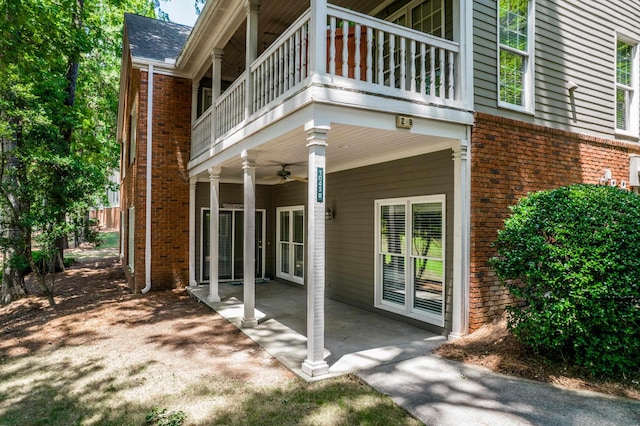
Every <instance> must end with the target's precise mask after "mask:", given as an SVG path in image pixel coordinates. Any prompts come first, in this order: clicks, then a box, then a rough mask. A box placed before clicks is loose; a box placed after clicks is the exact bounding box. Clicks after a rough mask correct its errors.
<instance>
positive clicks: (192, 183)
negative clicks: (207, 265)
mask: <svg viewBox="0 0 640 426" xmlns="http://www.w3.org/2000/svg"><path fill="white" fill-rule="evenodd" d="M197 183H198V180H197V179H196V178H191V179H189V287H197V286H198V281H197V280H196V185H197Z"/></svg>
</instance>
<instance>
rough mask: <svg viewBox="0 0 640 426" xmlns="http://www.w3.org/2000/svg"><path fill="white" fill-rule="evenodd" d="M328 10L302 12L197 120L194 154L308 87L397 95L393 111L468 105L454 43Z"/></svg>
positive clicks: (375, 98)
mask: <svg viewBox="0 0 640 426" xmlns="http://www.w3.org/2000/svg"><path fill="white" fill-rule="evenodd" d="M326 10H327V14H326V16H320V17H318V18H317V21H318V22H320V23H321V26H320V28H318V27H317V26H316V25H313V24H314V23H313V22H312V15H313V14H312V11H311V10H307V11H306V12H305V13H304V14H302V16H300V17H299V18H298V19H297V20H296V21H295V22H294V23H293V24H292V25H291V26H290V27H289V28H288V29H287V30H286V31H285V32H284V33H282V34H281V35H280V36H279V37H278V38H277V40H276V41H275V42H273V43H272V44H271V45H270V46H269V47H268V48H267V49H266V50H265V51H264V52H263V53H262V54H261V55H260V56H259V57H258V58H257V59H256V60H255V61H254V62H253V63H252V64H251V66H250V68H249V70H248V72H247V71H245V72H244V73H242V75H240V77H239V78H238V79H237V80H236V81H235V82H234V83H233V84H232V85H231V86H230V87H229V88H228V89H227V90H225V91H224V92H223V93H222V94H221V95H220V96H219V97H218V99H216V100H214V103H213V105H212V106H211V107H210V108H209V109H207V110H206V111H205V112H204V113H203V114H202V115H201V117H200V118H199V119H198V120H196V121H195V123H194V124H193V131H192V144H191V158H192V159H193V158H195V157H197V156H199V155H200V154H202V153H203V152H205V151H206V150H207V149H209V148H212V147H216V145H217V144H219V143H221V142H222V141H223V140H225V139H226V138H227V137H229V136H230V135H231V134H233V133H235V132H237V131H238V130H239V129H241V128H242V127H243V126H246V125H247V124H248V123H251V122H253V121H255V120H256V119H257V118H259V117H261V116H264V115H265V114H267V113H268V112H270V111H273V110H274V109H275V108H276V107H278V106H280V105H282V104H283V103H284V102H286V101H287V100H289V99H291V98H293V97H294V96H297V95H299V94H301V93H303V92H304V91H305V90H307V89H309V88H311V87H323V88H325V89H328V90H340V91H345V90H346V91H349V92H351V93H358V94H359V95H362V96H364V97H365V98H366V99H365V100H366V103H365V104H364V105H361V106H362V107H365V108H366V107H367V105H369V102H371V103H372V104H374V103H376V102H378V103H380V102H385V101H388V100H397V101H401V104H402V103H404V104H406V105H407V107H406V110H404V111H403V110H402V108H400V109H399V110H397V111H394V112H396V113H399V114H401V113H407V112H412V113H415V111H416V106H417V107H419V108H422V110H425V111H427V110H429V109H432V110H434V109H437V110H440V111H441V110H442V108H445V109H449V110H454V111H455V110H457V111H461V110H468V109H469V108H468V102H465V93H464V92H465V89H464V88H465V87H466V86H464V85H463V84H462V83H463V82H462V72H461V69H462V63H461V55H460V45H459V44H458V43H455V42H452V41H448V40H445V39H442V38H438V37H434V36H431V35H429V34H425V33H422V32H419V31H414V30H411V29H409V28H407V27H404V26H400V25H395V24H392V23H389V22H387V21H384V20H380V19H376V18H373V17H371V16H368V15H365V14H361V13H357V12H353V11H350V10H348V9H343V8H340V7H337V6H333V5H327V9H326ZM325 21H326V23H325ZM325 28H326V30H325ZM314 30H315V31H314ZM314 34H318V36H317V37H315V38H316V39H315V40H314ZM320 34H322V36H320ZM345 41H346V42H345ZM313 46H315V50H313V49H311V47H313Z"/></svg>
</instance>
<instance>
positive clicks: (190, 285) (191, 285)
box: [189, 281, 198, 288]
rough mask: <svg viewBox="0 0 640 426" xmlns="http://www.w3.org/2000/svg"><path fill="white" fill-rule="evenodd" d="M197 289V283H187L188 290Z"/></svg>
mask: <svg viewBox="0 0 640 426" xmlns="http://www.w3.org/2000/svg"><path fill="white" fill-rule="evenodd" d="M196 287H198V282H197V281H193V282H190V283H189V288H196Z"/></svg>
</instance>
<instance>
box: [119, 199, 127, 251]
mask: <svg viewBox="0 0 640 426" xmlns="http://www.w3.org/2000/svg"><path fill="white" fill-rule="evenodd" d="M125 220H126V218H125V211H124V210H120V259H121V260H122V259H124V245H125V244H126V243H125V237H124V230H125V229H126V228H125V224H126V222H125Z"/></svg>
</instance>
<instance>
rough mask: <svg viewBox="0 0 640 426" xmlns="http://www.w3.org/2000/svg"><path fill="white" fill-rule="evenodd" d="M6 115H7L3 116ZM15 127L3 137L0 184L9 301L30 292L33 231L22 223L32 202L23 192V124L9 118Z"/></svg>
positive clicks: (1, 289)
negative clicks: (27, 253)
mask: <svg viewBox="0 0 640 426" xmlns="http://www.w3.org/2000/svg"><path fill="white" fill-rule="evenodd" d="M4 118H6V117H4ZM7 121H8V122H9V124H10V125H11V127H12V128H13V129H14V131H13V134H12V135H11V136H10V137H9V138H6V139H2V140H1V146H2V169H1V171H0V173H1V175H0V183H1V185H2V203H1V204H0V205H1V206H2V210H1V211H0V217H1V218H2V224H1V226H2V227H3V228H4V229H3V232H2V234H3V235H2V236H3V238H4V239H5V241H6V243H5V247H4V248H5V252H4V256H5V257H4V262H3V268H2V272H3V275H2V284H1V285H0V301H1V302H2V303H3V304H4V303H9V302H11V301H13V300H16V299H18V298H21V297H24V296H25V295H26V294H28V292H27V288H26V285H25V283H24V267H25V266H26V265H25V260H26V259H24V258H23V255H24V247H25V245H24V243H25V240H27V239H29V240H30V239H31V232H30V231H29V230H28V229H25V227H24V226H21V223H20V222H21V219H22V218H23V217H24V216H26V214H27V213H28V212H29V205H30V204H29V202H28V201H25V200H24V198H25V197H24V196H23V195H22V192H21V187H22V185H24V184H25V182H26V170H25V167H24V164H23V163H22V161H21V160H20V157H19V155H18V151H19V148H20V147H21V145H22V125H21V122H20V121H19V120H18V119H16V118H15V117H9V118H8V120H7Z"/></svg>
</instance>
